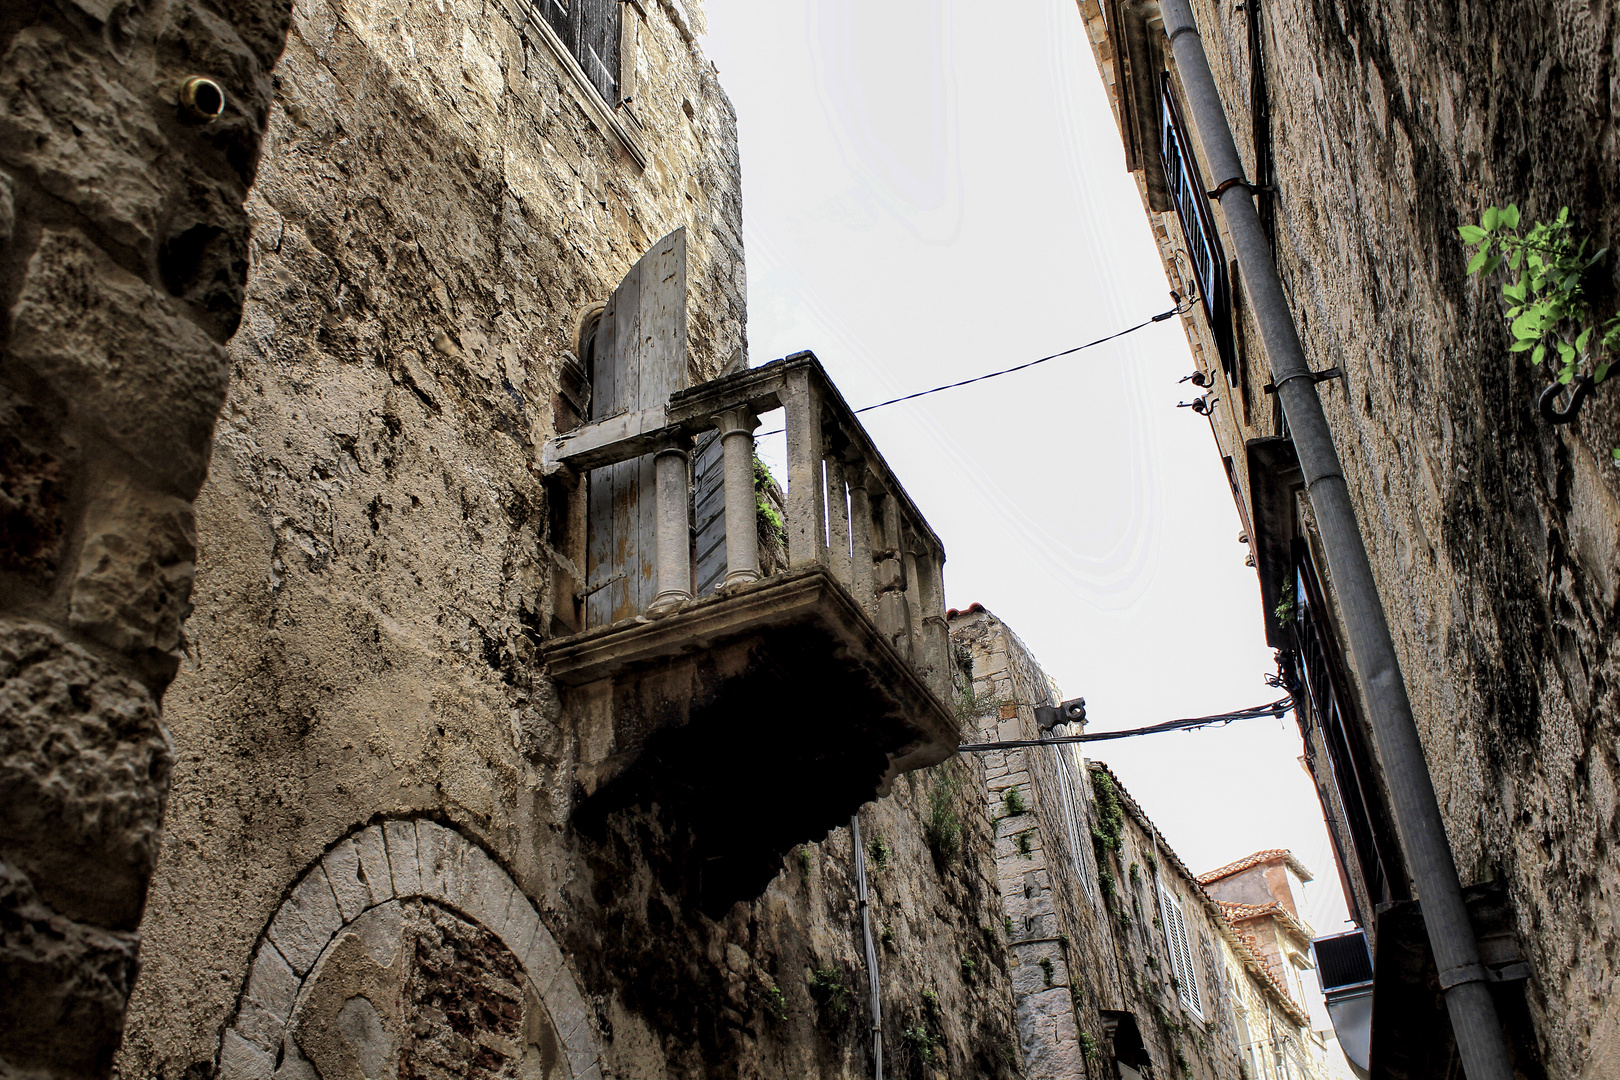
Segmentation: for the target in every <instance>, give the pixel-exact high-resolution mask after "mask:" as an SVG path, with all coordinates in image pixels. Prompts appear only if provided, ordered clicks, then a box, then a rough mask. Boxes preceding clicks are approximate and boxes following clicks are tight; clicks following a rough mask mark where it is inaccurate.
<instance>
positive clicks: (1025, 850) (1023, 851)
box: [1018, 829, 1035, 859]
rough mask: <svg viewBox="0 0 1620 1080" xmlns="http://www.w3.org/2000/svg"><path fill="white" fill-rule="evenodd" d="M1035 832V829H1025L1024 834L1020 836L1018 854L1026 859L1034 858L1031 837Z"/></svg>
mask: <svg viewBox="0 0 1620 1080" xmlns="http://www.w3.org/2000/svg"><path fill="white" fill-rule="evenodd" d="M1034 831H1035V830H1034V829H1025V830H1024V831H1023V832H1021V833H1019V834H1018V854H1020V855H1022V856H1023V857H1024V858H1026V859H1032V858H1034V855H1033V854H1032V853H1031V850H1030V846H1029V844H1030V840H1029V837H1030V834H1031V833H1033V832H1034Z"/></svg>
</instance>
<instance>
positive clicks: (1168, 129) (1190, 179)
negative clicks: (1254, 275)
mask: <svg viewBox="0 0 1620 1080" xmlns="http://www.w3.org/2000/svg"><path fill="white" fill-rule="evenodd" d="M1159 100H1160V106H1159V160H1160V162H1161V163H1162V164H1163V165H1164V179H1165V183H1166V184H1167V185H1168V186H1169V189H1170V202H1171V203H1172V204H1173V205H1174V206H1175V208H1176V219H1177V220H1178V221H1180V222H1181V235H1182V236H1184V237H1185V238H1186V240H1187V251H1188V252H1189V253H1190V254H1191V256H1192V270H1193V278H1194V279H1195V281H1196V283H1197V285H1198V297H1199V299H1200V300H1201V301H1202V302H1203V305H1204V314H1205V315H1206V316H1207V317H1208V318H1209V325H1210V329H1211V331H1213V333H1214V335H1215V345H1216V348H1218V349H1219V350H1220V353H1221V367H1222V368H1224V369H1225V370H1226V379H1227V382H1229V383H1230V384H1232V385H1233V386H1236V385H1237V380H1238V371H1237V349H1236V347H1235V345H1234V342H1233V335H1232V289H1231V284H1230V282H1229V280H1228V278H1227V274H1226V254H1225V253H1224V252H1223V251H1222V250H1221V239H1220V234H1219V233H1217V232H1216V231H1215V218H1214V215H1213V214H1211V213H1210V209H1209V195H1208V192H1207V189H1206V188H1205V187H1204V180H1203V177H1202V176H1200V175H1199V173H1198V159H1197V158H1195V157H1194V156H1193V152H1192V142H1191V140H1189V139H1188V138H1187V126H1186V125H1185V124H1183V123H1182V122H1181V114H1180V113H1179V112H1177V110H1176V103H1175V100H1174V98H1173V97H1172V95H1171V92H1170V76H1169V75H1168V74H1166V75H1165V76H1164V79H1163V81H1162V82H1161V84H1160V93H1159Z"/></svg>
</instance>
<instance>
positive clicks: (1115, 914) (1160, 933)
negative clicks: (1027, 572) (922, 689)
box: [950, 605, 1330, 1080]
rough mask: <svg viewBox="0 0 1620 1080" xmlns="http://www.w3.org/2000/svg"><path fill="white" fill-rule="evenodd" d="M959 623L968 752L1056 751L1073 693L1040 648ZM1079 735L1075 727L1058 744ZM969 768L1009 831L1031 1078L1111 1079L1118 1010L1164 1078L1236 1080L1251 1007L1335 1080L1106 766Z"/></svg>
mask: <svg viewBox="0 0 1620 1080" xmlns="http://www.w3.org/2000/svg"><path fill="white" fill-rule="evenodd" d="M950 624H951V641H952V645H953V650H954V653H955V656H956V659H957V664H958V666H959V669H960V678H959V686H960V688H961V697H960V708H961V711H962V712H963V713H964V714H966V717H967V719H966V720H965V723H964V731H965V734H964V738H967V739H970V740H971V741H975V742H992V741H995V742H1001V741H1013V740H1022V739H1037V738H1041V737H1043V733H1042V732H1041V731H1040V730H1039V728H1038V726H1037V723H1036V718H1035V711H1034V710H1035V707H1036V706H1038V705H1046V704H1057V702H1058V700H1059V697H1060V694H1059V691H1058V689H1057V687H1056V686H1055V685H1054V684H1053V682H1052V680H1051V679H1050V678H1049V677H1048V676H1047V675H1046V673H1045V672H1043V671H1042V670H1041V668H1040V665H1039V663H1038V662H1037V661H1036V659H1035V657H1034V656H1033V655H1032V654H1031V653H1030V651H1029V649H1028V647H1027V646H1025V645H1024V643H1023V642H1022V641H1020V640H1019V638H1018V636H1017V635H1016V634H1014V633H1013V632H1012V630H1011V629H1010V628H1009V627H1007V625H1006V624H1005V623H1002V622H1001V621H1000V620H999V619H997V618H996V617H995V616H994V615H992V614H990V613H989V612H988V611H985V610H984V609H983V608H982V607H981V606H979V605H974V606H973V607H971V608H969V609H968V610H966V611H958V612H953V613H952V614H951V617H950ZM1078 733H1079V732H1078V731H1076V730H1073V729H1072V728H1071V727H1070V726H1067V725H1061V726H1059V727H1057V728H1055V729H1054V730H1053V731H1052V732H1050V734H1052V735H1062V734H1078ZM969 756H971V757H976V758H982V760H983V762H984V767H985V774H984V777H985V788H984V791H985V797H986V803H987V805H988V808H989V811H990V813H991V815H992V816H993V817H994V818H995V819H996V835H997V841H996V851H995V856H996V865H997V871H998V873H999V876H1000V886H1001V895H1002V902H1003V904H1004V905H1005V907H1006V912H1007V924H1006V927H1005V929H1006V931H1007V937H1008V943H1009V950H1010V952H1011V954H1012V961H1011V964H1012V975H1013V993H1014V995H1015V997H1016V1000H1017V1008H1018V1024H1019V1035H1020V1039H1021V1041H1022V1043H1023V1050H1024V1062H1025V1064H1024V1075H1025V1076H1026V1077H1029V1078H1031V1080H1039V1078H1044V1077H1054V1078H1056V1077H1072V1076H1077V1075H1080V1076H1086V1075H1112V1073H1111V1071H1110V1070H1112V1069H1113V1061H1112V1043H1111V1041H1110V1039H1109V1038H1108V1034H1107V1031H1108V1029H1107V1027H1106V1025H1105V1022H1104V1012H1105V1011H1108V1012H1116V1013H1117V1012H1125V1013H1129V1014H1130V1015H1131V1016H1132V1017H1133V1018H1134V1020H1135V1023H1136V1025H1137V1028H1138V1030H1139V1031H1140V1033H1141V1035H1142V1038H1143V1041H1144V1044H1145V1048H1146V1050H1147V1053H1148V1055H1149V1057H1150V1058H1151V1060H1152V1061H1153V1063H1154V1066H1155V1069H1156V1070H1159V1071H1157V1072H1156V1073H1155V1075H1174V1076H1185V1077H1189V1078H1208V1080H1215V1078H1223V1080H1224V1078H1226V1077H1230V1076H1233V1075H1235V1074H1236V1073H1237V1070H1238V1068H1239V1064H1238V1063H1239V1061H1240V1059H1241V1057H1242V1055H1243V1054H1244V1052H1245V1050H1246V1049H1247V1048H1248V1047H1249V1046H1250V1045H1251V1044H1253V1042H1254V1038H1253V1036H1251V1037H1249V1038H1247V1039H1246V1038H1243V1037H1242V1036H1241V1035H1240V1030H1241V1029H1240V1027H1239V1025H1238V1023H1237V1017H1238V1015H1239V1009H1240V1008H1241V1009H1243V1010H1245V1015H1249V1016H1250V1017H1251V1023H1252V1024H1253V1025H1255V1026H1256V1027H1258V1028H1259V1029H1261V1030H1263V1031H1264V1032H1267V1033H1268V1034H1267V1035H1266V1036H1265V1037H1266V1039H1267V1040H1269V1041H1268V1042H1267V1043H1266V1045H1267V1046H1270V1045H1271V1044H1272V1043H1273V1042H1274V1043H1275V1044H1276V1045H1278V1046H1279V1047H1281V1046H1283V1045H1285V1044H1288V1045H1292V1046H1294V1047H1295V1048H1296V1051H1295V1054H1296V1057H1298V1059H1299V1061H1300V1062H1301V1064H1302V1066H1305V1067H1307V1068H1308V1070H1309V1071H1308V1072H1307V1073H1306V1075H1308V1076H1310V1077H1312V1078H1319V1077H1326V1076H1328V1075H1330V1073H1329V1069H1328V1067H1327V1063H1326V1055H1325V1054H1324V1053H1323V1051H1322V1048H1321V1045H1320V1043H1317V1042H1315V1041H1314V1039H1313V1037H1312V1036H1311V1035H1310V1033H1309V1030H1308V1020H1307V1019H1306V1017H1305V1015H1304V1014H1303V1013H1301V1012H1299V1010H1298V1009H1297V1007H1295V1008H1294V1010H1293V1012H1294V1015H1290V1013H1289V1010H1290V1007H1291V1006H1290V1004H1289V1002H1288V1000H1287V998H1286V996H1285V993H1286V992H1285V991H1283V990H1282V989H1280V988H1279V987H1278V986H1277V985H1274V984H1272V983H1269V982H1267V976H1266V974H1265V971H1264V968H1263V964H1262V961H1261V960H1260V959H1259V957H1258V956H1256V955H1254V954H1252V953H1251V952H1249V951H1247V950H1246V949H1245V948H1244V945H1243V944H1242V942H1241V941H1240V940H1239V938H1238V936H1237V935H1236V934H1235V933H1234V932H1233V931H1232V929H1231V927H1230V926H1229V925H1227V924H1226V922H1225V920H1224V918H1223V917H1222V915H1221V913H1220V911H1219V908H1218V907H1217V906H1216V905H1215V903H1214V902H1213V901H1212V900H1211V899H1210V898H1209V897H1208V896H1207V895H1206V894H1205V893H1204V891H1203V889H1202V888H1201V887H1200V886H1199V885H1198V883H1197V881H1196V880H1195V879H1194V878H1193V876H1192V874H1191V873H1190V872H1189V871H1188V870H1187V868H1186V867H1185V866H1183V865H1182V864H1181V862H1180V860H1179V859H1178V858H1177V857H1176V855H1175V853H1174V852H1173V851H1171V850H1170V849H1169V848H1168V847H1166V846H1165V844H1164V842H1163V839H1162V838H1161V837H1160V836H1159V835H1158V831H1157V830H1156V829H1155V828H1154V827H1153V825H1152V822H1151V821H1149V820H1148V818H1147V816H1146V814H1145V813H1143V811H1142V808H1141V807H1139V806H1138V805H1137V804H1136V803H1135V801H1134V800H1133V799H1132V798H1131V797H1130V795H1129V793H1127V792H1126V791H1125V790H1124V789H1123V787H1121V786H1120V785H1119V783H1118V780H1117V778H1115V777H1114V776H1113V774H1112V773H1111V772H1109V771H1108V770H1107V767H1106V766H1104V765H1102V764H1101V763H1096V762H1089V763H1088V762H1087V761H1086V760H1085V759H1084V758H1083V757H1081V756H1080V754H1079V753H1078V752H1077V750H1076V748H1074V747H1070V746H1063V747H1027V748H1018V749H1010V750H1004V751H987V752H985V753H983V754H973V755H969ZM1099 778H1100V779H1099ZM1012 791H1016V792H1017V793H1018V794H1017V796H1016V797H1013V796H1010V795H1009V793H1010V792H1012ZM1161 880H1162V881H1163V882H1164V883H1165V886H1166V887H1167V888H1168V889H1169V890H1170V891H1171V892H1172V893H1173V894H1174V895H1175V896H1176V897H1177V898H1178V900H1179V902H1180V904H1181V910H1182V912H1183V914H1184V916H1185V918H1186V920H1187V929H1188V934H1189V938H1190V943H1191V947H1192V949H1193V952H1194V954H1195V955H1194V956H1193V963H1194V964H1195V966H1196V967H1197V970H1198V976H1197V977H1198V979H1199V986H1200V992H1201V993H1202V995H1203V999H1202V1001H1203V1015H1202V1016H1199V1015H1196V1014H1195V1013H1194V1012H1193V1011H1191V1010H1189V1009H1188V1008H1186V1007H1185V1006H1184V1005H1183V1003H1182V1001H1181V1000H1180V996H1179V993H1178V990H1177V988H1176V987H1175V986H1174V985H1173V983H1172V977H1173V972H1172V968H1171V962H1170V959H1169V957H1170V952H1169V944H1168V940H1167V938H1166V934H1165V928H1164V924H1163V920H1162V919H1161V917H1160V905H1159V899H1158V891H1157V890H1158V883H1159V882H1160V881H1161ZM1288 1040H1292V1042H1291V1044H1290V1043H1288ZM1265 1075H1268V1076H1269V1075H1271V1074H1270V1073H1267V1074H1265Z"/></svg>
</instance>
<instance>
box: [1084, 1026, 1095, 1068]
mask: <svg viewBox="0 0 1620 1080" xmlns="http://www.w3.org/2000/svg"><path fill="white" fill-rule="evenodd" d="M1080 1056H1081V1057H1084V1058H1085V1059H1086V1060H1087V1061H1090V1060H1091V1059H1093V1058H1095V1057H1096V1056H1097V1039H1096V1037H1095V1036H1093V1035H1092V1034H1091V1032H1089V1031H1082V1032H1081V1033H1080Z"/></svg>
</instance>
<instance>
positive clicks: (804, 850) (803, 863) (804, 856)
mask: <svg viewBox="0 0 1620 1080" xmlns="http://www.w3.org/2000/svg"><path fill="white" fill-rule="evenodd" d="M815 865H816V857H815V854H814V853H813V852H811V850H810V847H809V845H805V846H804V847H801V848H799V878H800V879H801V880H802V881H803V882H804V883H805V884H806V885H808V884H810V871H811V870H812V869H814V868H815Z"/></svg>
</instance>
